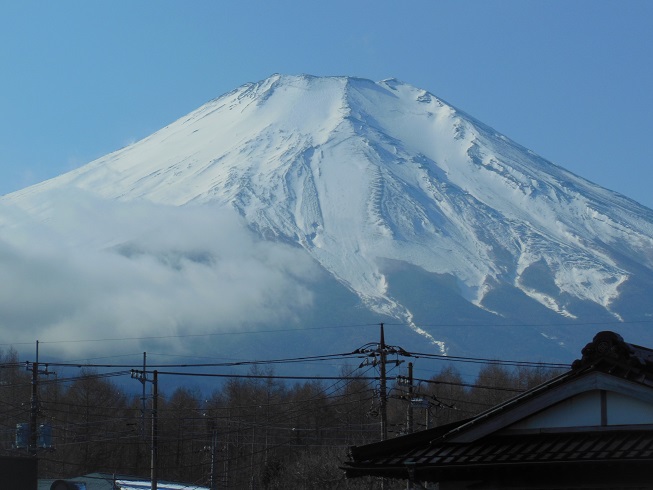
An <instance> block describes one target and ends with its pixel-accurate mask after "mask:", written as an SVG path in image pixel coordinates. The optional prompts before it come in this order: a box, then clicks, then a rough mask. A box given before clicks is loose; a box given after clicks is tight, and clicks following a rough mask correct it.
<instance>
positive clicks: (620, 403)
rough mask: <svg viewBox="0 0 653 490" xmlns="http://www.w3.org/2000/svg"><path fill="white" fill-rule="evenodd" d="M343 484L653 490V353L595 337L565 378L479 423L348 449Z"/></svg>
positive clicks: (450, 489)
mask: <svg viewBox="0 0 653 490" xmlns="http://www.w3.org/2000/svg"><path fill="white" fill-rule="evenodd" d="M344 469H345V472H346V474H347V476H348V477H349V478H356V477H359V476H366V475H373V476H379V477H387V478H398V479H405V480H409V481H412V482H414V483H415V487H418V488H419V486H422V484H424V483H425V482H427V483H428V482H431V483H434V482H437V483H438V484H439V486H438V488H439V489H440V490H458V489H472V488H473V489H475V490H489V489H499V488H505V489H509V488H520V489H572V488H585V489H587V488H594V489H644V488H646V489H651V488H653V350H652V349H648V348H645V347H641V346H637V345H633V344H629V343H626V342H625V341H624V340H623V338H622V337H621V336H620V335H618V334H616V333H613V332H600V333H598V334H597V335H596V336H595V337H594V339H593V341H592V342H590V343H589V344H587V345H586V346H585V348H584V349H583V350H582V358H581V359H579V360H577V361H575V362H574V363H573V365H572V368H571V370H570V371H568V372H566V373H564V374H563V375H561V376H558V377H557V378H554V379H552V380H550V381H548V382H546V383H544V384H542V385H540V386H538V387H536V388H534V389H532V390H529V391H527V392H525V393H523V394H521V395H519V396H517V397H515V398H513V399H511V400H509V401H507V402H505V403H502V404H500V405H498V406H496V407H494V408H492V409H490V410H488V411H486V412H484V413H481V414H480V415H478V416H476V417H473V418H471V419H468V420H466V421H462V422H457V423H454V424H451V425H449V426H444V427H438V428H435V429H430V430H426V431H422V432H419V433H415V434H410V435H407V436H403V437H398V438H396V439H390V440H387V441H383V442H379V443H375V444H369V445H365V446H358V447H352V448H350V458H349V460H348V461H347V462H345V464H344Z"/></svg>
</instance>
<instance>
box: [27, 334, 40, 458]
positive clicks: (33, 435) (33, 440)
mask: <svg viewBox="0 0 653 490" xmlns="http://www.w3.org/2000/svg"><path fill="white" fill-rule="evenodd" d="M38 384H39V341H38V340H37V341H36V361H35V362H34V363H32V399H31V404H30V417H29V453H30V455H32V456H34V457H36V447H37V442H38V436H37V431H38V422H37V416H38V411H39V398H38Z"/></svg>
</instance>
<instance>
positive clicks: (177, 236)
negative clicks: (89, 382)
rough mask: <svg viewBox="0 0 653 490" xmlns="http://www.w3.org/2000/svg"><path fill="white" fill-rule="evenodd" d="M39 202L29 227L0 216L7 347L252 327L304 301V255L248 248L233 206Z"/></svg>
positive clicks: (263, 245)
mask: <svg viewBox="0 0 653 490" xmlns="http://www.w3.org/2000/svg"><path fill="white" fill-rule="evenodd" d="M49 199H50V200H49V201H48V203H49V207H48V209H47V212H46V213H41V214H39V216H40V217H41V221H40V222H36V221H35V220H34V219H33V218H31V217H30V216H29V214H28V213H26V214H22V213H21V212H20V211H19V210H17V209H16V208H9V207H7V206H3V207H2V208H0V277H2V278H3V280H2V281H1V282H0V334H1V335H2V338H3V339H4V342H6V343H12V342H30V341H34V340H37V339H38V340H41V341H46V342H47V341H50V342H52V341H66V340H79V339H102V338H124V337H130V338H131V337H148V336H166V335H179V334H189V333H190V334H198V333H215V332H220V331H222V330H227V331H233V330H237V329H239V328H243V327H246V328H247V329H251V328H256V326H264V325H266V324H269V323H279V322H283V321H292V320H293V319H296V318H297V315H298V314H300V313H301V311H302V310H303V309H304V308H307V307H310V305H311V303H312V294H311V292H310V291H309V289H308V287H307V286H308V285H309V284H310V282H311V281H312V280H314V279H315V278H316V275H317V268H316V266H315V265H314V263H313V262H312V261H311V259H310V258H309V257H308V256H307V255H306V254H305V253H304V252H303V251H301V250H299V249H296V248H293V247H291V246H289V245H284V244H280V243H270V242H263V241H260V240H258V239H257V238H256V237H255V235H254V234H253V233H252V232H250V231H249V230H248V229H246V228H245V226H244V224H243V222H242V221H241V219H240V217H239V216H238V215H237V214H236V213H235V212H234V211H232V210H228V209H225V208H218V207H215V206H186V207H169V206H161V205H154V204H151V203H133V202H132V203H120V202H116V201H104V200H98V199H96V198H93V197H90V196H88V195H86V194H83V193H79V194H78V193H74V194H70V192H68V194H67V195H63V194H59V195H50V196H49ZM61 346H63V347H64V348H65V349H66V351H67V352H68V353H70V354H73V353H77V352H79V351H81V350H82V349H87V348H88V346H82V345H80V344H76V343H70V344H65V343H63V344H61ZM110 348H115V345H113V346H111V347H107V349H110ZM100 350H101V349H100ZM75 351H77V352H75Z"/></svg>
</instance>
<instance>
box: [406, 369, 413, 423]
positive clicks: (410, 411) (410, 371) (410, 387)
mask: <svg viewBox="0 0 653 490" xmlns="http://www.w3.org/2000/svg"><path fill="white" fill-rule="evenodd" d="M412 402H413V363H412V362H409V363H408V420H407V421H406V422H407V423H406V425H407V426H408V427H407V429H408V433H409V434H412V433H413V403H412Z"/></svg>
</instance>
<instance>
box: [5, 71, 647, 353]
mask: <svg viewBox="0 0 653 490" xmlns="http://www.w3.org/2000/svg"><path fill="white" fill-rule="evenodd" d="M0 267H1V269H2V273H3V275H4V277H11V285H5V286H3V288H4V289H3V290H2V291H3V292H2V298H1V299H0V302H1V304H0V307H1V311H2V312H1V313H0V328H2V329H3V330H4V331H9V329H10V328H13V329H14V330H13V331H16V330H15V328H16V327H19V328H20V329H21V330H20V331H21V332H22V333H23V334H33V335H34V336H37V335H41V336H42V337H44V338H50V339H62V340H65V339H74V338H80V337H88V336H93V335H105V336H106V335H107V332H111V334H109V336H115V337H118V338H120V337H123V336H124V337H129V336H133V334H134V333H138V334H139V335H142V336H144V337H146V336H153V337H156V336H158V335H161V336H165V335H170V336H175V335H179V336H181V337H183V336H184V335H187V336H193V335H195V334H210V333H212V332H219V331H222V330H224V331H227V330H234V329H235V330H236V331H238V330H240V331H258V330H261V329H265V328H268V327H272V328H273V329H274V328H276V329H277V331H278V330H279V329H281V330H282V328H281V327H284V328H287V329H288V330H292V329H295V328H296V329H298V330H300V331H303V333H304V337H302V339H301V340H298V339H295V338H292V337H291V334H288V335H285V334H283V333H277V334H276V335H275V338H274V339H271V340H266V341H265V342H262V344H264V345H265V346H264V349H265V350H264V352H265V354H262V353H261V352H257V351H256V349H257V348H259V349H261V348H263V346H262V345H260V344H259V342H258V341H256V342H253V341H251V340H248V341H246V342H243V341H239V340H238V339H237V338H231V337H230V340H229V341H228V342H227V340H226V339H225V338H220V342H219V343H220V345H222V346H223V347H224V346H225V345H228V349H227V350H228V351H229V352H230V353H231V354H235V353H238V355H241V356H246V355H247V356H252V355H253V356H258V357H259V358H260V357H261V356H264V357H274V356H275V353H276V354H281V355H282V356H284V355H285V353H287V352H289V351H292V350H293V349H294V351H296V352H303V353H306V352H309V351H311V349H312V350H313V351H320V349H321V351H320V352H321V353H324V351H327V350H328V351H332V350H334V349H336V350H337V349H345V351H349V350H352V349H353V348H355V347H357V346H358V345H357V344H356V342H362V341H363V340H364V339H368V340H373V338H372V337H373V336H374V335H376V333H375V332H374V333H373V332H371V331H370V330H369V329H368V330H367V331H364V330H365V329H364V328H363V327H361V328H358V329H357V328H347V329H345V330H339V329H338V328H339V327H344V326H352V325H357V324H360V325H369V324H378V323H379V322H386V323H387V324H389V325H396V326H397V328H396V330H394V331H393V330H391V331H390V332H389V333H388V334H387V335H388V336H389V337H391V339H390V340H392V342H393V343H395V344H402V346H403V347H404V348H409V349H413V350H415V351H416V352H425V351H429V352H436V353H441V354H445V355H477V356H484V357H485V356H497V355H499V356H502V357H520V356H521V357H524V356H527V357H528V358H529V359H533V358H534V357H537V358H541V359H543V360H547V359H558V360H565V361H568V360H570V359H572V358H573V357H571V356H575V355H576V354H577V352H578V349H579V348H580V347H581V346H582V345H584V343H586V342H587V340H588V338H591V335H593V333H595V332H596V331H597V330H601V329H605V327H603V326H604V325H609V329H612V330H616V331H620V330H626V332H625V333H624V335H626V336H627V338H628V339H629V341H634V342H635V343H637V342H638V341H639V342H640V343H647V344H651V343H653V342H652V340H653V336H651V335H650V333H649V330H650V328H649V322H651V320H652V319H653V318H652V317H651V315H652V313H653V308H652V307H651V304H650V299H649V291H650V290H651V289H653V211H652V210H650V209H648V208H646V207H644V206H642V205H640V204H638V203H636V202H634V201H633V200H630V199H628V198H627V197H624V196H622V195H620V194H617V193H615V192H612V191H610V190H607V189H605V188H602V187H599V186H597V185H595V184H593V183H591V182H589V181H587V180H585V179H583V178H581V177H579V176H577V175H574V174H572V173H570V172H568V171H566V170H564V169H563V168H560V167H558V166H556V165H554V164H553V163H551V162H549V161H547V160H545V159H544V158H541V157H540V156H538V155H536V154H535V153H533V152H532V151H529V150H527V149H526V148H523V147H522V146H520V145H518V144H517V143H515V142H513V141H511V140H510V139H509V138H507V137H506V136H504V135H502V134H499V133H498V132H496V131H494V130H493V129H492V128H490V127H488V126H486V125H484V124H483V123H481V122H479V121H477V120H475V119H474V118H473V117H471V116H469V115H468V114H466V113H464V112H462V111H460V110H458V109H456V108H455V107H453V106H452V105H450V104H448V103H446V102H445V101H443V100H441V99H438V98H437V97H436V96H434V95H432V94H430V93H429V92H427V91H425V90H422V89H419V88H416V87H413V86H411V85H409V84H406V83H402V82H400V81H398V80H395V79H389V80H384V81H381V82H373V81H370V80H364V79H359V78H351V77H313V76H306V75H303V76H283V75H273V76H271V77H270V78H268V79H266V80H263V81H260V82H258V83H249V84H246V85H243V86H241V87H239V88H237V89H236V90H234V91H232V92H230V93H228V94H225V95H223V96H221V97H218V98H217V99H215V100H212V101H210V102H208V103H207V104H205V105H203V106H202V107H200V108H199V109H197V110H195V111H193V112H191V113H190V114H188V115H187V116H185V117H182V118H181V119H179V120H177V121H176V122H174V123H172V124H170V125H168V126H166V127H165V128H163V129H161V130H159V131H157V132H156V133H154V134H152V135H151V136H149V137H147V138H145V139H143V140H141V141H138V142H136V143H134V144H132V145H129V146H127V147H125V148H122V149H120V150H118V151H116V152H114V153H111V154H109V155H106V156H104V157H102V158H99V159H98V160H95V161H93V162H91V163H89V164H87V165H85V166H82V167H80V168H78V169H76V170H73V171H71V172H68V173H66V174H63V175H61V176H59V177H56V178H54V179H51V180H49V181H46V182H43V183H41V184H38V185H35V186H31V187H28V188H26V189H23V190H21V191H18V192H14V193H12V194H8V195H6V196H3V197H2V198H0ZM35 305H36V306H35ZM590 332H591V333H590ZM241 340H242V339H241ZM209 343H210V342H209ZM205 344H207V341H206V340H205V339H204V340H203V341H202V343H201V346H200V344H198V343H195V344H194V346H193V347H192V348H191V347H188V348H187V349H186V351H185V353H186V354H188V353H189V352H198V350H197V349H199V348H200V347H201V348H206V349H208V348H209V347H208V346H207V345H205ZM403 344H405V345H403ZM211 348H212V349H214V348H215V345H214V346H213V347H211ZM181 350H182V351H183V350H184V349H183V348H182V349H181ZM214 351H215V350H214Z"/></svg>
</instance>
